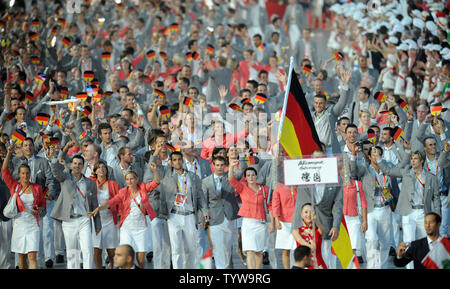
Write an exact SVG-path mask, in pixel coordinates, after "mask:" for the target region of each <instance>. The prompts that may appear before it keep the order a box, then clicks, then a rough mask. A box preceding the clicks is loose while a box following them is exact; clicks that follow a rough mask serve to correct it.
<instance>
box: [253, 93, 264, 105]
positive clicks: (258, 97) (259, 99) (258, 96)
mask: <svg viewBox="0 0 450 289" xmlns="http://www.w3.org/2000/svg"><path fill="white" fill-rule="evenodd" d="M266 100H267V96H266V95H265V94H264V93H257V94H256V95H255V102H256V103H257V104H263V103H264V102H266Z"/></svg>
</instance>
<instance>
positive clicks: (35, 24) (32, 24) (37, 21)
mask: <svg viewBox="0 0 450 289" xmlns="http://www.w3.org/2000/svg"><path fill="white" fill-rule="evenodd" d="M39 25H40V23H39V19H34V20H33V21H32V22H31V26H32V27H33V28H39Z"/></svg>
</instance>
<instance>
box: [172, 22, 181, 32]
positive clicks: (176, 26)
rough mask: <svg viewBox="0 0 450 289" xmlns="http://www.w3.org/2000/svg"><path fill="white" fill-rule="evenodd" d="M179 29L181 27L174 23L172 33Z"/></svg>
mask: <svg viewBox="0 0 450 289" xmlns="http://www.w3.org/2000/svg"><path fill="white" fill-rule="evenodd" d="M179 28H180V26H179V25H178V23H172V24H171V25H170V31H173V32H177V31H178V29H179Z"/></svg>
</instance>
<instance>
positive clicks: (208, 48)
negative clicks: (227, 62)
mask: <svg viewBox="0 0 450 289" xmlns="http://www.w3.org/2000/svg"><path fill="white" fill-rule="evenodd" d="M214 51H215V50H214V46H212V44H207V45H206V52H207V53H208V54H214Z"/></svg>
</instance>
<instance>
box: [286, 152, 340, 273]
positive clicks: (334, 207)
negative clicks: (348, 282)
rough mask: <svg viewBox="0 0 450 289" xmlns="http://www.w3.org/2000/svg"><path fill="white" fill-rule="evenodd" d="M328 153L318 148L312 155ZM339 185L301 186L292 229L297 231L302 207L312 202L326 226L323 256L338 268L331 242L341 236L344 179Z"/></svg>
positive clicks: (320, 221)
mask: <svg viewBox="0 0 450 289" xmlns="http://www.w3.org/2000/svg"><path fill="white" fill-rule="evenodd" d="M325 156H326V155H325V154H324V153H323V152H321V151H319V150H316V151H314V152H313V153H312V157H316V158H320V157H325ZM339 182H340V183H339V186H330V185H316V186H301V187H299V188H298V193H297V200H296V202H295V210H294V216H293V219H292V230H293V231H294V230H295V231H296V230H298V228H300V227H301V226H302V217H301V208H302V207H303V205H304V204H306V203H312V204H313V208H314V212H315V213H316V215H317V220H318V221H319V223H320V224H322V225H323V226H324V228H325V230H324V234H323V236H322V257H323V259H324V261H325V264H326V265H327V267H328V269H336V256H334V255H333V254H332V253H331V242H333V241H335V240H336V239H337V238H338V236H339V229H340V227H341V220H342V214H343V205H344V203H343V195H342V181H341V180H340V181H339Z"/></svg>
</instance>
